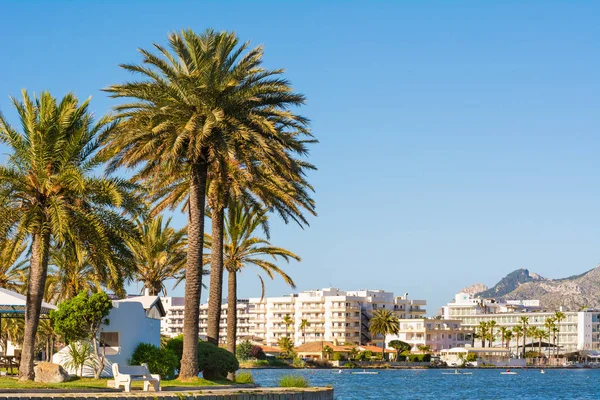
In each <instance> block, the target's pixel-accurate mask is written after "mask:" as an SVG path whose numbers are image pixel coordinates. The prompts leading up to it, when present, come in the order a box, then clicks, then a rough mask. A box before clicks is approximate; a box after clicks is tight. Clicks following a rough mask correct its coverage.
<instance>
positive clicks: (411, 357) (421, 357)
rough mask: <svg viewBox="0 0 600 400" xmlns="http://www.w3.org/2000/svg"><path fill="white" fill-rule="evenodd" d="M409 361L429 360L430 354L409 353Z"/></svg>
mask: <svg viewBox="0 0 600 400" xmlns="http://www.w3.org/2000/svg"><path fill="white" fill-rule="evenodd" d="M408 361H410V362H429V361H431V354H410V355H409V356H408Z"/></svg>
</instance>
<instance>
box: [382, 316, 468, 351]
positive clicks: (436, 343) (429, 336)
mask: <svg viewBox="0 0 600 400" xmlns="http://www.w3.org/2000/svg"><path fill="white" fill-rule="evenodd" d="M473 333H474V332H473V329H472V328H468V327H464V326H462V325H461V321H460V320H458V319H452V320H448V319H401V320H400V332H399V333H398V335H388V336H386V342H387V343H389V342H391V341H392V340H402V341H403V342H406V343H408V344H410V345H411V346H412V349H411V350H412V351H418V350H419V347H420V346H429V349H430V350H431V351H434V352H439V351H440V350H443V349H452V348H455V347H465V346H469V345H471V344H472V342H473Z"/></svg>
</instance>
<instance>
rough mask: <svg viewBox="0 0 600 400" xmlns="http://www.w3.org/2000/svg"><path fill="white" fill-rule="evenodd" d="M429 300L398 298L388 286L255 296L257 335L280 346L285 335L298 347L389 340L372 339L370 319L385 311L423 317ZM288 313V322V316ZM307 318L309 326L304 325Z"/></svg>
mask: <svg viewBox="0 0 600 400" xmlns="http://www.w3.org/2000/svg"><path fill="white" fill-rule="evenodd" d="M425 305H426V302H425V301H424V300H412V299H408V294H405V295H404V296H398V297H394V294H393V293H391V292H386V291H383V290H356V291H343V290H340V289H336V288H325V289H320V290H309V291H305V292H301V293H298V294H292V295H289V296H282V297H267V298H264V299H260V298H251V299H250V315H251V318H250V322H251V325H253V328H252V329H251V332H250V333H251V334H252V335H253V336H256V337H262V338H264V340H265V343H266V344H267V345H276V344H277V342H278V341H279V339H281V338H282V337H285V336H289V337H290V338H292V340H293V341H294V343H295V344H296V345H301V344H303V343H309V342H321V341H328V342H334V341H337V342H339V343H349V344H353V345H360V344H367V343H375V344H376V345H378V346H381V345H382V344H383V338H382V337H372V335H371V333H370V332H369V321H370V318H371V317H372V315H373V312H374V311H376V310H379V309H389V310H392V311H393V312H394V313H395V314H396V315H397V316H398V318H402V319H417V318H422V317H423V316H424V314H425V308H424V307H425ZM286 316H288V318H287V319H288V321H291V323H289V324H286V323H285V319H286ZM303 320H306V322H307V324H308V326H306V327H302V326H303V325H302V321H303Z"/></svg>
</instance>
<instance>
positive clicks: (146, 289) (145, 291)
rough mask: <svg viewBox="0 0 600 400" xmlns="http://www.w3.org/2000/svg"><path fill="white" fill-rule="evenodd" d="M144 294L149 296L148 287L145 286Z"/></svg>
mask: <svg viewBox="0 0 600 400" xmlns="http://www.w3.org/2000/svg"><path fill="white" fill-rule="evenodd" d="M144 296H150V289H148V288H147V287H145V288H144Z"/></svg>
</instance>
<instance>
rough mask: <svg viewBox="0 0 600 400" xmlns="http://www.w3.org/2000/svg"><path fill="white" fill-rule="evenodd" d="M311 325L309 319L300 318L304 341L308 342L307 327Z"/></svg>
mask: <svg viewBox="0 0 600 400" xmlns="http://www.w3.org/2000/svg"><path fill="white" fill-rule="evenodd" d="M308 327H310V322H308V320H307V319H302V320H300V329H301V330H302V343H306V328H308Z"/></svg>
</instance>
